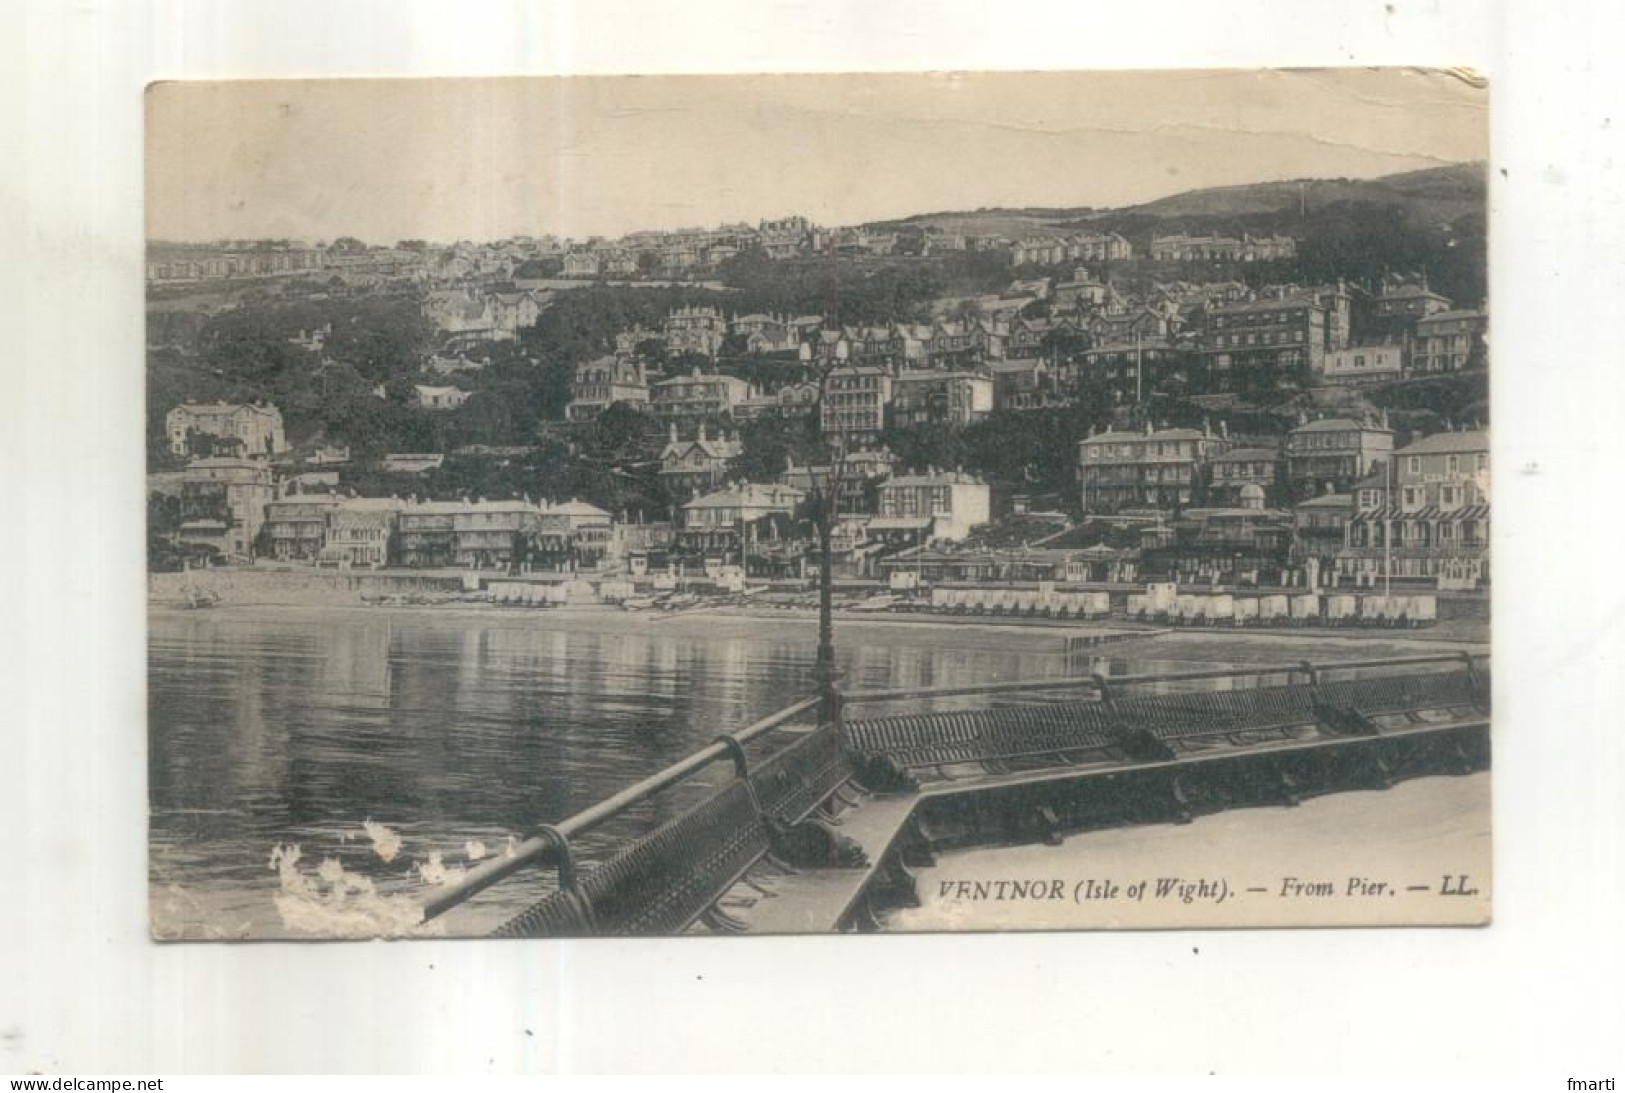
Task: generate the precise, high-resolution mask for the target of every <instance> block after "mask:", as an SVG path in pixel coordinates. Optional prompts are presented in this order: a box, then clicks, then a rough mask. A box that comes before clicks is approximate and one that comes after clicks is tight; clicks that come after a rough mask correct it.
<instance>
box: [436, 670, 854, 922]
mask: <svg viewBox="0 0 1625 1093" xmlns="http://www.w3.org/2000/svg"><path fill="white" fill-rule="evenodd" d="M822 702H824V697H823V696H822V695H815V696H813V697H811V698H804V699H802V700H801V701H800V702H797V703H795V704H793V705H790V706H786V707H785V708H784V709H782V710H779V711H778V712H777V713H772V714H769V715H768V716H766V717H764V718H762V719H761V720H759V721H753V722H751V723H750V724H749V725H746V726H745V727H744V728H742V729H740V730H738V731H737V732H733V733H728V734H725V738H719V739H717V740H716V741H715V742H713V743H712V744H710V745H708V746H707V747H704V748H701V749H700V750H699V751H697V752H695V753H694V754H693V755H690V756H688V758H686V759H680V760H678V761H677V762H675V763H673V764H672V765H671V766H669V767H666V768H665V769H664V770H660V771H657V772H655V773H654V774H651V775H649V777H647V778H645V779H643V780H642V781H641V782H635V783H633V784H632V785H630V786H627V787H626V788H625V789H623V790H621V791H620V792H619V793H617V794H615V795H614V796H612V797H606V798H605V799H604V800H602V801H600V802H598V803H597V804H595V805H593V806H592V807H591V808H588V809H583V810H582V811H580V812H578V813H576V814H575V815H574V816H571V817H570V818H569V819H567V820H561V821H559V822H558V823H556V824H550V825H548V827H547V828H546V829H545V831H543V832H542V833H540V834H538V835H535V836H532V837H531V838H528V839H526V840H525V841H524V842H522V843H520V844H519V845H518V846H517V847H515V848H514V852H513V853H512V854H509V855H506V856H504V857H501V858H496V859H493V860H492V861H489V862H486V863H485V864H483V865H479V866H476V867H475V868H473V869H470V870H469V871H468V873H467V874H465V875H464V877H463V879H462V880H460V881H458V882H457V883H456V884H453V885H449V886H447V887H446V888H443V889H441V890H440V891H438V892H436V893H435V894H434V895H432V896H430V897H429V898H428V899H426V900H425V901H424V902H423V921H424V922H427V921H429V920H430V919H432V918H435V917H436V916H438V915H442V914H444V913H445V912H447V911H449V910H451V908H453V907H455V906H457V905H458V904H460V903H462V902H464V901H465V900H467V899H468V898H469V897H471V896H473V895H475V894H476V893H479V892H482V891H484V890H485V889H487V888H489V887H491V885H493V884H495V883H497V882H498V881H500V880H503V879H505V878H507V877H510V876H512V875H513V874H514V873H517V872H518V871H519V870H521V869H523V868H525V867H526V866H528V865H531V864H533V863H540V862H542V861H543V860H544V859H551V858H554V857H555V855H556V854H557V853H558V851H559V847H560V843H561V840H567V839H570V838H573V837H575V836H577V835H581V834H584V833H585V832H588V831H591V830H592V829H593V828H595V827H598V826H599V825H600V824H603V823H604V822H605V821H607V820H611V819H613V818H614V817H616V816H619V815H620V814H621V813H623V812H625V811H626V810H627V809H629V808H631V807H632V806H634V805H638V804H641V803H643V802H644V801H646V800H648V799H649V798H650V797H652V796H654V795H655V794H656V793H659V792H660V791H661V790H663V789H667V788H669V787H670V786H673V785H676V784H677V783H678V782H681V781H682V780H683V779H685V778H687V777H688V776H689V775H690V774H693V773H694V772H695V771H697V770H701V769H703V768H705V767H708V766H710V765H711V764H712V763H715V762H717V761H718V760H720V759H727V760H730V761H732V760H733V758H734V755H735V748H736V747H738V746H739V745H741V744H744V743H745V742H746V741H749V740H754V739H755V738H756V737H758V736H761V735H762V734H763V733H765V732H768V731H770V730H772V729H776V728H778V727H779V726H780V725H783V724H784V723H785V722H787V721H790V720H793V719H794V718H796V717H798V716H799V715H801V714H804V713H806V712H807V711H808V710H811V709H814V708H816V707H817V706H818V705H820V704H821V703H822Z"/></svg>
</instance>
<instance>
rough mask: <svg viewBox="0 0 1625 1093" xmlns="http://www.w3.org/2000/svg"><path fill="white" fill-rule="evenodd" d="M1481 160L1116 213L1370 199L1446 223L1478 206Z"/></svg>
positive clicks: (1164, 213) (1213, 194) (1169, 201)
mask: <svg viewBox="0 0 1625 1093" xmlns="http://www.w3.org/2000/svg"><path fill="white" fill-rule="evenodd" d="M1484 171H1485V168H1484V164H1482V163H1460V164H1452V165H1450V166H1448V167H1433V168H1429V169H1427V170H1423V171H1407V172H1405V173H1404V174H1398V175H1385V176H1384V177H1382V178H1372V179H1346V178H1337V179H1295V180H1292V181H1288V182H1255V183H1250V184H1248V185H1244V186H1222V187H1218V188H1215V189H1207V190H1190V191H1188V192H1186V193H1181V194H1174V195H1172V196H1171V197H1164V198H1159V199H1158V200H1156V201H1150V202H1147V203H1146V204H1144V205H1136V206H1134V207H1132V208H1128V209H1121V210H1116V212H1118V213H1120V214H1135V215H1139V216H1154V217H1158V218H1160V219H1174V218H1179V217H1210V216H1212V217H1222V216H1248V215H1253V214H1258V213H1272V212H1279V211H1281V210H1290V209H1296V208H1298V207H1299V202H1300V200H1301V201H1302V202H1303V203H1304V204H1305V205H1308V206H1309V207H1310V208H1313V207H1315V206H1324V205H1330V204H1334V203H1338V202H1373V203H1376V204H1382V205H1400V206H1403V207H1405V209H1406V210H1407V212H1408V213H1409V214H1410V218H1411V219H1412V220H1413V221H1414V222H1416V223H1433V224H1437V223H1448V222H1450V221H1453V220H1455V219H1457V218H1458V217H1461V216H1465V215H1467V214H1468V213H1473V212H1480V211H1482V210H1483V208H1484V195H1485V177H1484Z"/></svg>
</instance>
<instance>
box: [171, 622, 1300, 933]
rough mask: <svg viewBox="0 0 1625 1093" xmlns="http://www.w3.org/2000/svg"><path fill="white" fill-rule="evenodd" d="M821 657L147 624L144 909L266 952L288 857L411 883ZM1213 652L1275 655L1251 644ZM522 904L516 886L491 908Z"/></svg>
mask: <svg viewBox="0 0 1625 1093" xmlns="http://www.w3.org/2000/svg"><path fill="white" fill-rule="evenodd" d="M815 642H816V632H815V626H814V624H813V622H812V621H811V620H810V619H805V618H797V619H787V620H782V621H781V620H748V619H734V618H721V617H710V618H703V619H683V618H659V619H649V618H646V617H637V616H628V615H623V614H610V613H589V612H581V613H576V612H571V611H550V612H546V613H528V612H500V611H484V612H475V611H464V612H458V611H443V610H435V609H388V608H375V609H333V610H317V609H301V608H282V609H263V610H259V611H251V610H248V609H235V608H224V609H220V610H216V611H202V612H183V611H164V610H156V611H154V612H153V614H152V617H151V620H150V629H149V658H150V661H149V663H150V688H149V716H150V724H151V746H150V749H149V755H150V787H151V788H150V793H151V804H152V819H151V846H152V858H151V865H150V869H151V878H152V882H153V893H154V904H155V906H157V905H158V904H159V903H160V902H167V905H168V906H170V907H172V908H176V909H177V910H174V911H173V912H172V913H173V914H174V915H175V916H178V917H179V918H180V919H181V920H182V921H180V922H179V923H178V925H176V926H175V928H176V929H179V930H183V931H185V930H191V929H194V928H197V927H198V924H199V923H201V922H203V921H206V920H208V919H209V918H210V917H211V916H214V917H216V918H222V919H226V920H229V921H231V922H234V923H236V922H243V923H246V924H247V927H246V928H247V929H248V930H249V931H250V933H252V934H254V935H266V936H269V935H276V934H279V933H281V932H282V927H281V923H280V921H279V920H278V917H277V914H276V912H275V909H274V908H273V906H272V904H271V901H270V896H271V894H272V893H273V892H274V891H275V878H274V876H273V875H272V874H271V873H270V871H269V870H268V869H267V864H266V863H267V856H268V854H269V852H270V849H271V847H272V846H274V845H276V844H279V843H301V844H303V845H304V846H305V847H306V850H307V852H308V853H311V854H316V855H326V854H332V855H334V856H336V857H337V858H339V859H340V860H341V861H342V862H343V863H344V864H345V866H346V867H347V868H356V869H358V870H364V871H365V872H366V873H367V875H369V876H370V877H372V878H374V879H377V880H378V881H379V882H380V884H381V885H388V884H390V883H399V884H402V885H405V884H407V883H409V882H411V881H413V880H414V879H415V873H414V872H413V865H414V862H421V861H424V860H426V859H427V857H428V855H429V853H430V852H431V851H434V850H441V851H445V852H447V853H448V855H450V854H451V853H452V852H455V851H458V849H459V848H461V847H462V846H463V845H464V844H465V842H467V841H468V840H473V839H478V840H481V841H483V842H484V843H486V844H487V845H488V846H493V847H497V846H501V845H503V844H504V842H505V841H506V840H507V838H508V837H509V836H510V835H519V836H523V835H524V834H525V833H526V832H528V831H530V830H532V829H533V828H534V827H535V826H536V825H538V824H542V823H546V822H551V821H555V820H558V819H560V818H562V817H564V816H567V815H569V814H570V813H572V812H575V811H578V810H580V809H582V808H585V807H587V806H588V805H590V804H592V803H594V802H596V801H598V800H600V799H602V798H603V797H605V796H607V795H608V794H610V793H612V792H614V791H616V790H618V789H620V788H622V787H624V786H625V785H627V784H628V783H630V782H632V781H635V780H636V779H638V778H640V777H642V776H644V775H646V774H648V773H650V772H651V771H653V770H655V769H657V768H659V767H661V766H664V765H666V764H668V763H671V762H674V761H675V760H677V759H679V758H681V757H682V756H684V755H686V754H688V753H689V752H691V751H693V750H694V749H696V748H698V747H700V746H703V745H704V744H705V743H707V742H708V741H710V740H711V739H712V738H713V737H714V736H715V735H716V734H717V733H719V732H725V731H729V730H732V729H737V728H739V727H741V726H743V725H745V724H748V723H749V722H750V721H752V720H754V719H756V718H758V717H761V716H762V715H764V714H765V713H768V712H771V711H772V710H775V709H778V708H780V707H782V706H784V705H787V704H788V703H790V702H792V701H794V700H795V699H797V698H799V697H802V696H804V695H807V694H809V693H811V686H810V682H809V673H810V670H811V667H812V664H813V653H814V646H815ZM838 644H839V659H840V667H841V670H842V672H843V674H844V680H845V684H846V686H847V687H848V688H851V689H878V688H899V687H908V688H913V687H932V686H944V685H949V684H964V683H968V682H982V681H995V680H1018V679H1027V680H1032V679H1043V678H1054V677H1058V676H1082V675H1088V674H1089V673H1092V672H1104V673H1107V674H1112V675H1121V674H1125V673H1128V672H1152V671H1166V670H1180V669H1188V668H1192V667H1202V666H1211V665H1212V664H1214V663H1215V661H1214V660H1212V659H1194V660H1193V659H1185V660H1173V659H1161V658H1156V659H1152V658H1149V657H1148V656H1147V654H1148V653H1151V652H1153V651H1154V650H1158V649H1160V648H1161V647H1162V646H1161V645H1160V644H1156V643H1137V644H1136V645H1134V646H1131V647H1129V648H1131V649H1132V650H1133V651H1134V652H1133V658H1132V659H1124V658H1122V657H1118V656H1102V655H1100V654H1101V653H1102V651H1103V650H1102V648H1100V647H1092V646H1085V647H1079V646H1077V645H1076V643H1069V641H1068V640H1067V637H1066V631H1064V630H1056V629H1048V628H1027V629H1023V628H1017V627H967V626H920V625H867V624H866V625H861V626H858V625H853V626H845V627H843V628H842V631H841V633H840V640H839V642H838ZM1108 648H1109V647H1108ZM1212 655H1213V654H1212V653H1211V652H1208V656H1212ZM1224 655H1225V656H1226V658H1227V659H1228V658H1229V657H1231V656H1235V657H1236V659H1239V660H1248V659H1269V660H1272V661H1276V662H1279V660H1280V659H1282V654H1281V651H1280V650H1279V649H1272V648H1266V647H1262V646H1261V647H1259V648H1257V649H1256V650H1252V649H1249V650H1238V651H1235V652H1232V651H1231V650H1230V649H1228V648H1227V649H1226V650H1225V652H1224ZM1302 655H1303V654H1302V653H1301V652H1300V653H1298V654H1296V655H1295V656H1294V657H1293V658H1292V659H1298V658H1301V656H1302ZM1163 656H1166V654H1163ZM977 701H978V700H976V699H962V698H960V699H937V700H935V701H934V702H933V703H929V704H925V703H919V702H916V703H913V704H912V705H911V707H910V708H911V709H912V710H916V711H917V710H920V709H926V708H933V707H934V708H952V707H956V706H961V707H962V706H964V705H966V704H974V703H975V702H977ZM875 712H876V713H879V712H881V711H878V710H877V711H875ZM724 776H725V772H724V771H722V769H721V768H719V774H718V775H717V777H718V778H719V779H720V778H721V777H724ZM705 789H706V784H705V783H704V782H703V781H696V782H695V783H694V784H691V785H686V786H685V787H683V788H682V789H681V790H680V791H677V792H673V793H669V794H664V795H662V796H660V797H658V798H657V799H656V800H655V801H654V802H651V803H650V804H648V805H646V806H644V807H642V808H641V809H639V810H636V811H634V812H632V813H630V814H628V815H627V816H625V817H623V818H622V819H621V820H620V821H617V822H616V823H614V824H611V825H609V826H607V827H606V828H604V829H603V830H602V831H600V832H599V833H597V834H596V835H595V836H593V837H591V838H589V839H588V840H587V841H586V842H585V844H584V845H583V847H582V849H583V852H584V854H586V855H587V856H588V857H589V858H590V856H591V855H592V854H593V853H594V852H597V851H601V850H602V848H603V847H604V846H605V845H607V844H608V843H609V842H611V841H613V840H615V839H617V838H621V837H624V836H625V835H627V834H629V833H632V832H635V831H639V830H648V829H649V828H650V827H652V826H653V825H655V824H657V823H659V822H660V821H661V820H662V819H664V818H667V817H669V816H671V815H674V814H675V813H676V812H677V811H678V810H680V809H681V808H683V807H684V806H685V804H686V803H687V802H688V801H690V800H692V799H693V798H694V796H696V795H697V794H699V793H703V792H705ZM369 818H371V819H375V820H379V821H382V822H385V823H388V824H390V825H391V826H392V827H394V828H395V829H397V830H398V831H399V832H400V833H401V835H402V837H403V838H404V839H405V841H406V847H405V850H404V852H403V854H402V855H401V857H400V858H399V859H398V860H396V861H394V862H391V863H388V864H387V865H385V864H384V863H381V862H380V861H378V860H377V859H376V858H375V857H374V856H372V855H371V851H370V845H369V843H368V841H367V840H366V839H365V838H364V837H363V836H362V834H361V825H362V823H363V822H364V821H365V820H367V819H369ZM448 860H450V858H449V857H448ZM532 891H533V890H532ZM526 896H527V892H526V891H525V890H524V889H523V887H522V886H521V887H520V888H519V890H518V891H517V892H516V893H515V894H513V895H510V896H507V897H503V896H501V895H500V894H499V895H497V896H495V897H493V898H495V899H496V900H497V901H498V904H499V905H500V903H501V900H502V899H504V898H506V899H509V900H510V901H511V900H521V899H524V898H526ZM514 906H515V907H516V906H518V904H517V903H515V904H514ZM501 909H502V908H501V906H498V908H497V910H495V911H493V912H492V914H493V915H494V914H497V913H498V912H500V910H501Z"/></svg>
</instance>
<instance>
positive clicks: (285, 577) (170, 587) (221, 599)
mask: <svg viewBox="0 0 1625 1093" xmlns="http://www.w3.org/2000/svg"><path fill="white" fill-rule="evenodd" d="M462 590H463V582H462V578H461V577H460V576H445V575H433V576H431V575H426V574H416V573H400V572H391V573H370V572H364V571H355V570H318V569H310V570H279V569H202V570H193V571H192V572H190V573H152V574H149V575H148V576H147V599H148V601H149V602H150V603H154V604H165V605H168V604H181V603H185V602H186V601H187V600H188V599H189V597H190V593H192V592H194V591H195V592H196V593H200V594H202V595H205V596H210V597H213V598H214V599H215V600H216V602H218V603H220V604H222V605H237V604H298V605H301V606H321V605H324V604H339V605H343V604H359V603H364V602H366V601H367V600H372V599H377V598H379V597H383V596H427V597H442V596H450V595H455V594H457V593H459V592H461V591H462Z"/></svg>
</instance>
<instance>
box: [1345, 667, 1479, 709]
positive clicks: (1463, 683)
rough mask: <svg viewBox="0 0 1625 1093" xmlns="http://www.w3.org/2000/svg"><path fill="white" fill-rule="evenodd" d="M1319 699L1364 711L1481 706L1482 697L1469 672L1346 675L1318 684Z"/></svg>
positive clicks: (1474, 707)
mask: <svg viewBox="0 0 1625 1093" xmlns="http://www.w3.org/2000/svg"><path fill="white" fill-rule="evenodd" d="M1320 694H1321V700H1322V701H1323V702H1325V703H1326V705H1328V706H1330V707H1332V708H1334V709H1339V710H1355V711H1358V712H1359V713H1361V714H1366V715H1380V714H1397V713H1407V712H1411V711H1415V710H1427V709H1453V708H1461V707H1469V708H1472V709H1475V710H1482V709H1484V699H1483V695H1482V693H1481V691H1480V690H1479V688H1478V687H1477V685H1476V684H1475V681H1474V679H1473V676H1472V674H1471V673H1469V672H1466V671H1459V672H1440V673H1433V674H1429V675H1414V676H1387V677H1385V678H1382V679H1350V680H1339V681H1337V682H1334V683H1322V684H1321V685H1320Z"/></svg>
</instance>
